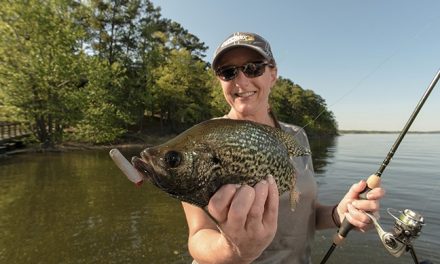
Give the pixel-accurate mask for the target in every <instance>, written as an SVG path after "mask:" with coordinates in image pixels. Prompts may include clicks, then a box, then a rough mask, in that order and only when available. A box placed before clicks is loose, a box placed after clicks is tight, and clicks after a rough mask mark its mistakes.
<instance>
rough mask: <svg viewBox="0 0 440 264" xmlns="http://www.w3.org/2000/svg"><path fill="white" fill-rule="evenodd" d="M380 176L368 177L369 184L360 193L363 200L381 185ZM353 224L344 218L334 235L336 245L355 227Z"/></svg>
mask: <svg viewBox="0 0 440 264" xmlns="http://www.w3.org/2000/svg"><path fill="white" fill-rule="evenodd" d="M380 181H381V179H380V176H379V175H377V174H373V175H371V176H370V177H368V179H367V186H366V187H365V189H364V190H363V191H362V192H361V193H360V194H359V198H360V199H361V200H367V194H368V193H369V192H370V191H371V190H372V189H374V188H376V187H379V186H380ZM353 227H354V226H353V225H352V224H351V223H350V222H349V221H348V220H347V218H344V220H343V221H342V223H341V227H340V228H339V229H338V232H337V233H336V234H335V236H334V237H333V243H334V244H336V245H340V244H341V243H342V241H343V240H344V239H345V237H346V236H347V235H348V232H350V231H351V230H352V229H353Z"/></svg>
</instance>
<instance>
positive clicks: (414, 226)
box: [367, 208, 429, 264]
mask: <svg viewBox="0 0 440 264" xmlns="http://www.w3.org/2000/svg"><path fill="white" fill-rule="evenodd" d="M387 212H388V214H389V215H391V217H393V218H394V220H395V222H394V226H393V229H392V231H390V232H385V231H384V230H383V229H382V227H381V226H380V224H379V221H378V219H377V218H376V217H375V216H373V215H372V214H369V213H367V215H368V217H370V218H371V220H372V221H373V223H374V226H375V227H376V230H377V233H378V235H379V237H380V240H381V241H382V243H383V245H384V246H385V248H386V249H387V250H388V252H389V253H390V254H391V255H393V256H395V257H400V256H401V255H402V254H403V253H404V252H405V251H410V252H411V256H412V258H413V260H414V263H417V264H419V262H418V260H417V256H416V253H415V251H414V248H413V246H412V242H413V240H415V239H416V238H417V237H419V235H420V232H421V230H422V227H423V226H424V225H425V223H424V219H423V217H422V215H420V214H419V213H417V212H415V211H412V210H410V209H405V210H403V212H402V211H397V210H395V209H392V208H388V209H387ZM393 213H400V215H399V216H398V217H397V216H395V215H394V214H393ZM423 263H427V262H423ZM428 263H429V262H428Z"/></svg>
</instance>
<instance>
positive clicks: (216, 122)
mask: <svg viewBox="0 0 440 264" xmlns="http://www.w3.org/2000/svg"><path fill="white" fill-rule="evenodd" d="M308 154H310V151H309V150H308V149H306V148H304V147H303V146H301V145H300V144H298V143H297V142H296V140H295V139H294V138H293V136H292V135H290V134H288V133H286V132H284V131H282V130H280V129H278V128H273V127H270V126H266V125H262V124H259V123H255V122H252V121H245V120H232V119H212V120H208V121H205V122H202V123H200V124H197V125H195V126H193V127H192V128H190V129H188V130H187V131H185V132H183V133H182V134H180V135H178V136H177V137H175V138H173V139H171V140H170V141H168V142H166V143H164V144H162V145H159V146H155V147H150V148H147V149H145V150H143V151H142V152H141V158H137V157H134V158H133V159H132V163H133V165H134V167H135V168H136V169H137V170H138V171H139V172H141V173H142V174H143V175H144V176H145V177H146V178H148V179H149V180H150V181H151V182H152V183H153V184H154V185H156V186H157V187H159V188H160V189H162V190H163V191H165V192H167V193H168V194H170V195H171V196H172V197H175V198H177V199H179V200H181V201H184V202H188V203H191V204H194V205H196V206H199V207H202V208H203V207H205V206H206V205H207V204H208V202H209V199H210V198H211V196H212V195H213V194H214V193H215V192H216V191H217V190H218V189H219V188H220V187H221V186H222V185H224V184H247V185H250V186H254V185H255V184H256V183H258V182H259V181H261V180H263V179H265V178H266V177H267V176H268V175H272V176H274V179H275V181H276V183H277V185H278V190H279V193H280V194H282V193H284V192H286V191H289V190H290V191H291V194H292V195H291V197H294V196H295V195H293V192H294V187H295V186H294V184H295V177H296V175H295V168H294V166H293V164H292V162H291V160H290V158H291V157H295V156H302V155H308ZM293 205H294V201H293V200H292V206H293Z"/></svg>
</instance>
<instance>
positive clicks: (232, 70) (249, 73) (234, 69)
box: [215, 61, 273, 81]
mask: <svg viewBox="0 0 440 264" xmlns="http://www.w3.org/2000/svg"><path fill="white" fill-rule="evenodd" d="M266 66H269V67H273V65H272V64H270V63H268V62H264V61H261V62H249V63H246V64H245V65H243V66H225V67H221V68H218V69H217V70H216V71H215V74H216V75H217V76H218V77H219V78H220V79H222V80H223V81H231V80H234V79H235V78H236V77H237V75H238V71H239V70H240V71H241V72H243V73H244V75H245V76H246V77H248V78H255V77H258V76H261V75H263V73H264V71H265V70H266Z"/></svg>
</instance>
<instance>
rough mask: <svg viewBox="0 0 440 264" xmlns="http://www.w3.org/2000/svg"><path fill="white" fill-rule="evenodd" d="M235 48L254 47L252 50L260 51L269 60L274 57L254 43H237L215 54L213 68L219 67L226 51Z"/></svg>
mask: <svg viewBox="0 0 440 264" xmlns="http://www.w3.org/2000/svg"><path fill="white" fill-rule="evenodd" d="M235 48H249V49H252V50H255V51H256V52H258V53H259V54H260V55H261V56H263V57H264V58H265V59H266V60H268V61H270V60H272V58H271V57H269V56H268V55H267V54H266V52H264V51H263V50H262V49H261V48H259V47H255V46H253V45H248V44H236V45H233V46H229V47H226V48H224V49H222V50H221V51H219V52H218V53H217V54H216V55H215V57H214V59H213V60H212V65H211V67H212V69H213V70H216V69H217V64H218V61H219V59H220V58H221V57H222V56H223V55H224V54H225V53H226V52H228V51H230V50H233V49H235Z"/></svg>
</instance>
